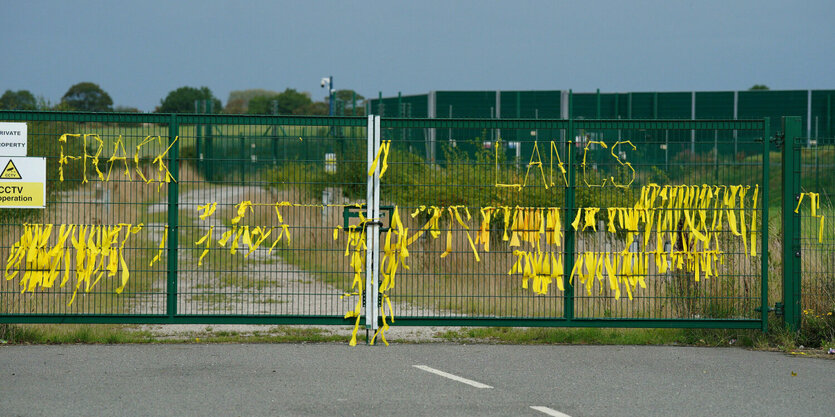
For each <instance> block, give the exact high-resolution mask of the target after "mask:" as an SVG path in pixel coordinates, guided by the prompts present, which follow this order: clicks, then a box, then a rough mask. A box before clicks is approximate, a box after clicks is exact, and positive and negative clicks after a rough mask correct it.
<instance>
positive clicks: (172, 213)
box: [165, 114, 180, 317]
mask: <svg viewBox="0 0 835 417" xmlns="http://www.w3.org/2000/svg"><path fill="white" fill-rule="evenodd" d="M179 136H180V127H179V125H178V124H177V115H176V114H172V115H171V121H170V122H169V125H168V143H169V144H171V142H172V141H175V140H176V142H174V144H173V146H171V145H169V146H171V150H170V151H168V169H169V172H171V176H172V177H174V180H173V181H171V182H169V183H168V252H167V268H168V273H167V277H166V280H167V283H168V288H167V291H166V292H167V298H166V310H165V311H166V313H167V314H168V317H174V316H176V315H177V267H178V266H177V248H178V246H179V239H178V237H179V221H180V219H179V214H180V212H179V210H180V208H179V205H180V201H179V200H180V182H179V181H180V141H179Z"/></svg>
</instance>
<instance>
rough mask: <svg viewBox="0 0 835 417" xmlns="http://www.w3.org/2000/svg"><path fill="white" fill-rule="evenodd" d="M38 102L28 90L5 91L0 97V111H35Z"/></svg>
mask: <svg viewBox="0 0 835 417" xmlns="http://www.w3.org/2000/svg"><path fill="white" fill-rule="evenodd" d="M37 108H38V101H37V100H36V99H35V96H33V95H32V93H30V92H29V90H18V91H12V90H6V92H5V93H3V96H2V97H0V110H35V109H37Z"/></svg>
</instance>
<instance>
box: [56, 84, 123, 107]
mask: <svg viewBox="0 0 835 417" xmlns="http://www.w3.org/2000/svg"><path fill="white" fill-rule="evenodd" d="M61 102H62V103H66V105H67V106H69V108H71V109H73V110H81V111H99V112H101V111H111V110H112V108H113V99H111V98H110V95H109V94H107V93H106V92H105V91H104V90H102V89H101V87H99V85H98V84H94V83H91V82H81V83H78V84H76V85H74V86H72V87H70V89H69V90H67V92H66V94H64V97H61Z"/></svg>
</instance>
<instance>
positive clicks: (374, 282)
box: [365, 115, 380, 331]
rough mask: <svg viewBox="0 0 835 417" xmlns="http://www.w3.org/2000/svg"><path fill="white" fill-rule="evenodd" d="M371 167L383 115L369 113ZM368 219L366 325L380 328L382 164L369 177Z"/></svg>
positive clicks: (370, 327) (373, 328) (367, 192)
mask: <svg viewBox="0 0 835 417" xmlns="http://www.w3.org/2000/svg"><path fill="white" fill-rule="evenodd" d="M367 131H368V144H367V147H368V152H367V153H368V169H369V170H370V169H371V164H372V162H373V161H374V158H375V157H376V156H377V152H378V151H379V149H380V116H373V115H369V116H368V128H367ZM365 196H366V200H365V201H366V215H365V217H366V219H367V220H368V221H369V223H368V224H367V225H366V227H365V231H366V234H365V242H366V247H367V250H366V252H365V328H366V329H370V330H372V331H376V330H377V327H378V325H377V316H378V315H379V308H378V305H377V298H378V294H379V292H380V283H379V276H380V265H379V259H380V224H379V220H380V165H379V164H377V167H376V168H375V170H374V173H373V175H371V176H369V177H368V185H367V189H366V194H365Z"/></svg>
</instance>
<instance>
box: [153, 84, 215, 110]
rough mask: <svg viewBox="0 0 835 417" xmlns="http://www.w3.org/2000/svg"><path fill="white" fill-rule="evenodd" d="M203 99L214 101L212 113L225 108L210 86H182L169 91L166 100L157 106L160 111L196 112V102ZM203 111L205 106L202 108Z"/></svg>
mask: <svg viewBox="0 0 835 417" xmlns="http://www.w3.org/2000/svg"><path fill="white" fill-rule="evenodd" d="M198 100H200V101H202V100H211V101H212V113H220V111H221V110H222V109H223V108H222V107H221V103H220V100H218V99H217V98H216V97H215V96H214V94H212V90H210V89H209V87H200V88H199V89H198V88H194V87H180V88H178V89H176V90H174V91H171V92H170V93H168V95H167V96H166V97H165V99H164V100H160V106H159V107H158V108H157V110H156V111H157V112H159V113H194V112H195V108H194V102H195V101H198ZM200 112H201V113H202V112H203V108H202V107H201V108H200Z"/></svg>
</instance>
